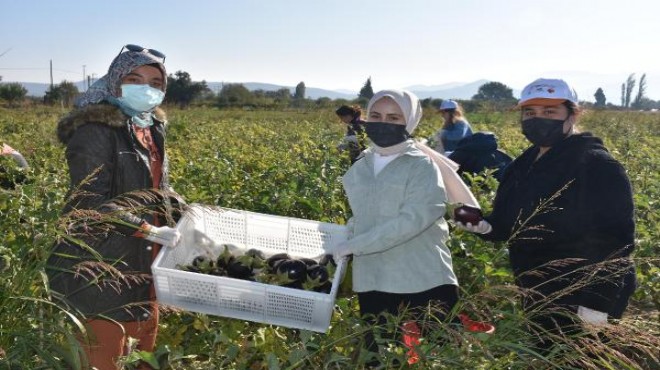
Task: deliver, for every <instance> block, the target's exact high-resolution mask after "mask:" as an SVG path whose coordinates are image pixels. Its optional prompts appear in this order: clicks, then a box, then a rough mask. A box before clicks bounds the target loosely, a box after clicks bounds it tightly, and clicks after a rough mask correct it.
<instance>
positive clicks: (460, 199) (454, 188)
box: [367, 90, 481, 208]
mask: <svg viewBox="0 0 660 370" xmlns="http://www.w3.org/2000/svg"><path fill="white" fill-rule="evenodd" d="M384 97H389V98H391V99H393V100H394V101H395V102H396V103H397V105H398V106H399V108H401V111H402V112H403V116H404V117H405V120H406V131H408V133H409V134H412V133H413V131H415V129H416V128H417V125H419V121H420V120H421V119H422V105H421V104H420V102H419V99H418V98H417V96H416V95H415V94H413V93H411V92H410V91H406V90H381V91H379V92H377V93H375V94H374V96H373V97H372V98H371V100H369V105H368V106H367V112H370V111H371V107H372V106H373V105H374V103H376V102H377V101H378V100H380V99H382V98H384ZM367 124H368V123H367ZM415 146H416V147H417V148H418V149H419V150H421V151H422V152H424V153H425V154H426V155H428V156H429V158H431V160H432V161H433V163H435V164H436V165H437V166H438V168H439V169H440V175H441V176H442V182H443V183H444V185H445V191H446V193H447V200H448V201H449V203H452V204H456V203H461V204H467V205H470V206H473V207H477V208H481V207H480V206H479V203H478V202H477V199H476V198H475V197H474V195H473V194H472V192H471V191H470V188H468V187H467V185H465V183H464V182H463V180H462V179H461V177H460V176H459V175H458V173H456V170H457V169H458V167H459V166H458V164H457V163H456V162H454V161H452V160H451V159H449V158H447V157H445V156H444V155H442V154H440V153H438V152H436V151H435V150H433V149H431V148H430V147H429V146H428V145H426V144H424V143H421V142H419V141H416V142H415Z"/></svg>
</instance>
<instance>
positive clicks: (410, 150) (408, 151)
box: [363, 140, 427, 157]
mask: <svg viewBox="0 0 660 370" xmlns="http://www.w3.org/2000/svg"><path fill="white" fill-rule="evenodd" d="M374 153H376V151H375V150H374V148H373V147H371V146H369V147H367V149H365V150H364V151H363V154H364V155H367V154H368V155H374ZM399 155H409V156H413V157H426V156H427V155H426V154H425V153H424V152H423V151H421V150H420V149H419V148H417V146H416V145H415V143H414V142H413V141H412V140H408V145H406V147H405V148H404V149H403V151H401V153H399Z"/></svg>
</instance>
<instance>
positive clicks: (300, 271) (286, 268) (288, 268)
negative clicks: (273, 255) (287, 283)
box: [276, 260, 307, 284]
mask: <svg viewBox="0 0 660 370" xmlns="http://www.w3.org/2000/svg"><path fill="white" fill-rule="evenodd" d="M276 271H277V272H278V273H280V274H286V276H287V277H288V278H289V280H292V282H296V281H297V282H300V283H301V284H302V282H303V281H305V279H306V278H307V265H305V262H303V261H300V260H286V261H282V262H281V263H280V264H278V266H277V270H276Z"/></svg>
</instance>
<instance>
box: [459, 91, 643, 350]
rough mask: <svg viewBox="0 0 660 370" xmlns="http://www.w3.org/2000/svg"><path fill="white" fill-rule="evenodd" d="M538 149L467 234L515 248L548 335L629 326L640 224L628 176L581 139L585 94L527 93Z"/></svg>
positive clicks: (525, 112)
mask: <svg viewBox="0 0 660 370" xmlns="http://www.w3.org/2000/svg"><path fill="white" fill-rule="evenodd" d="M518 107H519V108H520V112H521V116H520V121H521V126H522V132H523V134H524V135H525V137H526V138H527V140H529V141H530V142H531V144H532V145H531V146H530V147H529V148H528V149H527V150H525V152H523V153H522V154H521V155H520V157H518V158H516V159H515V160H514V161H513V162H512V163H511V164H510V165H509V166H508V167H507V169H506V171H505V173H504V177H503V179H502V181H501V182H500V185H499V188H498V189H497V194H496V197H495V200H494V204H493V210H492V213H491V214H490V215H488V216H487V217H485V219H484V220H483V221H480V222H478V223H477V224H475V225H473V224H470V223H467V224H462V223H460V222H457V223H456V225H457V226H458V227H460V228H463V229H466V230H469V231H471V232H474V233H477V234H479V235H481V236H482V237H483V238H484V239H487V240H492V241H507V244H508V249H509V259H510V263H511V267H512V269H513V273H514V276H515V281H516V283H517V284H518V286H520V287H521V288H523V291H525V292H526V294H525V296H524V299H523V305H524V308H525V309H526V310H527V311H528V312H529V313H532V315H530V317H531V319H532V321H533V322H535V323H536V324H538V326H539V327H540V328H542V329H543V330H544V331H541V333H540V334H539V336H540V338H541V342H540V343H539V345H540V346H541V348H544V349H547V348H549V347H551V346H552V344H553V343H552V339H550V338H549V336H548V335H547V334H549V333H550V334H557V333H566V332H569V333H570V332H571V331H572V330H579V328H580V324H579V323H580V321H578V322H575V321H574V320H573V318H574V317H575V315H571V313H573V314H577V317H579V319H581V322H583V323H586V324H590V325H604V324H606V323H607V321H608V318H612V319H618V318H621V315H622V314H623V312H624V310H625V308H626V306H627V304H628V300H629V298H630V296H631V295H632V293H633V292H634V290H635V285H636V283H635V268H634V265H633V262H632V261H631V260H630V259H629V256H630V254H631V252H632V251H633V248H634V234H635V223H634V218H633V199H632V190H631V185H630V181H629V180H628V176H627V175H626V171H625V169H624V168H623V167H622V166H621V164H620V163H619V162H618V161H616V160H615V159H614V158H612V156H611V155H610V153H609V152H608V151H607V149H606V148H605V146H604V145H603V141H602V140H601V139H599V138H598V137H595V136H593V135H592V134H590V133H587V132H585V133H579V132H578V131H577V130H576V124H577V122H578V119H579V115H580V110H579V107H578V98H577V95H576V93H575V91H574V90H573V89H572V88H571V87H570V86H569V85H568V84H567V83H566V82H565V81H563V80H560V79H543V78H541V79H538V80H536V81H533V82H532V83H530V84H529V85H527V86H526V87H525V88H524V89H523V91H522V96H521V98H520V102H519V103H518Z"/></svg>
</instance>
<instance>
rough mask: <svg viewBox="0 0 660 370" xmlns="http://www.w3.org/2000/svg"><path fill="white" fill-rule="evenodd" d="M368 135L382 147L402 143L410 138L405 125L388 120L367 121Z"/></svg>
mask: <svg viewBox="0 0 660 370" xmlns="http://www.w3.org/2000/svg"><path fill="white" fill-rule="evenodd" d="M366 131H367V137H369V139H371V141H373V142H374V144H376V145H378V146H379V147H381V148H387V147H388V146H392V145H396V144H399V143H402V142H404V141H406V139H408V137H409V135H408V131H406V126H405V125H397V124H396V123H386V122H367V130H366Z"/></svg>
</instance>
